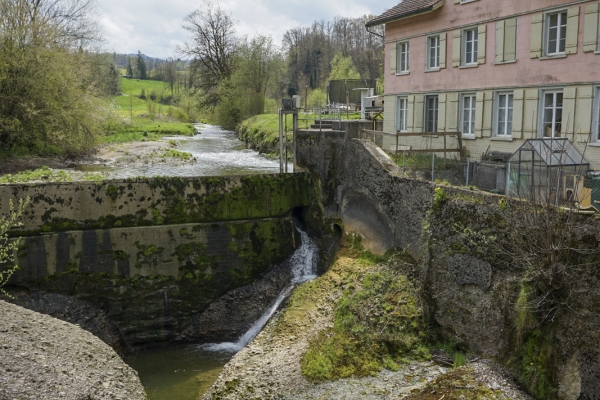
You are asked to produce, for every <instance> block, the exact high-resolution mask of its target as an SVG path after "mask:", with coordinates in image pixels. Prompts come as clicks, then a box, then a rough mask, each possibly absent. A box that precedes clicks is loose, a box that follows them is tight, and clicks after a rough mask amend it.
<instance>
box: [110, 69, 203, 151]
mask: <svg viewBox="0 0 600 400" xmlns="http://www.w3.org/2000/svg"><path fill="white" fill-rule="evenodd" d="M121 88H122V92H123V94H122V95H120V96H113V97H111V98H110V100H109V101H110V104H111V109H112V110H113V113H114V115H115V118H114V119H115V121H113V123H112V125H111V126H108V127H107V131H108V132H107V135H106V136H103V137H101V138H100V139H99V143H122V142H130V141H136V140H144V139H145V140H157V139H158V138H160V136H161V135H185V136H192V135H194V134H195V133H196V129H195V128H194V126H193V125H192V124H191V123H190V121H189V117H188V115H187V114H186V113H185V111H184V110H182V109H181V108H179V107H177V106H175V105H168V104H161V98H162V99H167V98H168V97H170V95H171V92H170V90H169V85H168V84H167V83H166V82H160V81H150V80H143V81H142V80H137V79H122V81H121ZM143 93H145V96H146V98H145V99H144V98H140V95H141V94H143ZM151 95H153V96H154V97H155V99H156V100H155V101H152V100H149V99H148V98H149V97H150V96H151ZM163 102H165V101H163Z"/></svg>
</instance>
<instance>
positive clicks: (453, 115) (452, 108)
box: [446, 92, 458, 132]
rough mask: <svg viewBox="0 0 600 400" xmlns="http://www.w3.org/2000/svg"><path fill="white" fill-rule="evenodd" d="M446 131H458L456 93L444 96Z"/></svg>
mask: <svg viewBox="0 0 600 400" xmlns="http://www.w3.org/2000/svg"><path fill="white" fill-rule="evenodd" d="M446 102H447V112H446V131H447V132H457V131H458V93H456V92H452V93H448V94H447V95H446Z"/></svg>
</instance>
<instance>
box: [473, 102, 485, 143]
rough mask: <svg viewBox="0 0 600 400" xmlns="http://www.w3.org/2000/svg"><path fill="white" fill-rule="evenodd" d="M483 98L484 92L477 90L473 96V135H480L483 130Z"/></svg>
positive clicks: (478, 136) (477, 136)
mask: <svg viewBox="0 0 600 400" xmlns="http://www.w3.org/2000/svg"><path fill="white" fill-rule="evenodd" d="M484 98H485V93H484V92H477V96H476V97H475V137H476V138H480V137H482V130H483V100H484Z"/></svg>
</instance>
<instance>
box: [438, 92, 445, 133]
mask: <svg viewBox="0 0 600 400" xmlns="http://www.w3.org/2000/svg"><path fill="white" fill-rule="evenodd" d="M445 131H446V94H445V93H440V95H439V96H438V132H445Z"/></svg>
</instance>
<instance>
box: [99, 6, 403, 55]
mask: <svg viewBox="0 0 600 400" xmlns="http://www.w3.org/2000/svg"><path fill="white" fill-rule="evenodd" d="M399 2H400V0H378V1H373V0H277V1H276V0H221V1H220V3H221V6H222V7H223V8H225V9H227V10H229V11H231V13H232V14H233V18H234V19H235V20H236V21H238V25H237V27H236V30H237V33H238V34H241V35H253V34H255V33H261V34H270V35H271V36H273V39H274V40H275V42H276V43H278V44H280V43H281V39H282V37H283V34H284V33H285V31H287V30H288V29H290V28H294V27H297V26H302V25H310V24H311V23H312V22H313V21H314V20H317V19H325V20H330V19H332V18H333V17H335V16H343V17H359V16H362V15H364V14H374V15H379V14H381V13H382V12H383V11H385V10H387V9H389V8H391V7H393V6H395V5H396V4H398V3H399ZM201 4H202V3H201V1H200V0H196V1H190V0H168V1H165V0H98V5H99V12H100V22H101V25H102V28H103V29H104V37H105V38H106V41H107V43H106V48H107V50H108V51H111V52H112V51H115V52H117V53H137V51H138V50H141V52H142V53H144V54H146V55H148V56H152V57H161V58H166V57H171V56H174V55H175V48H176V47H177V45H181V44H183V43H185V41H186V40H187V35H186V32H185V31H184V29H183V28H182V27H181V26H182V24H183V18H184V17H185V16H186V15H188V14H189V13H191V12H192V11H194V10H195V9H197V8H199V7H200V5H201Z"/></svg>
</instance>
